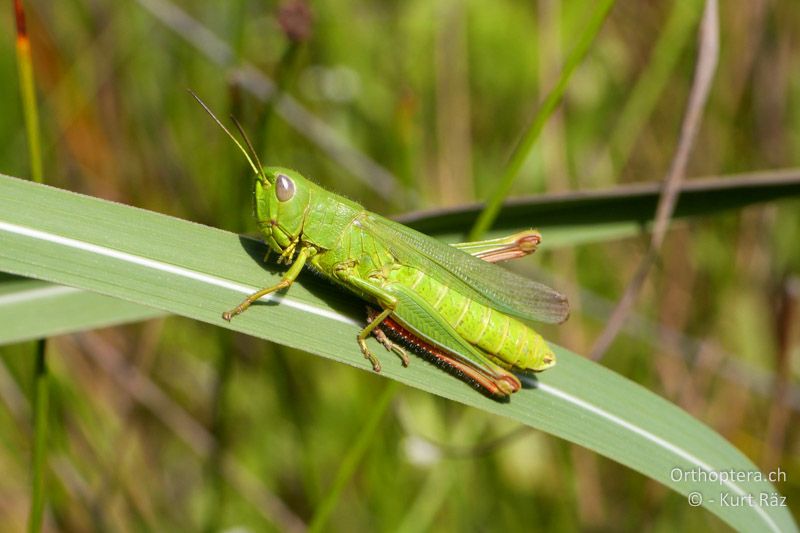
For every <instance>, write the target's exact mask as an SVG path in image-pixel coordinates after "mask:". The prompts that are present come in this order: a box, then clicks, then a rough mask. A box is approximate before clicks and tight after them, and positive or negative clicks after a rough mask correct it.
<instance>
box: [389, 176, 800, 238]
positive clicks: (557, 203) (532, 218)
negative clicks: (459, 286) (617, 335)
mask: <svg viewBox="0 0 800 533" xmlns="http://www.w3.org/2000/svg"><path fill="white" fill-rule="evenodd" d="M660 186H661V185H660V183H647V184H640V185H628V186H622V187H615V188H612V189H606V190H598V191H582V192H567V193H553V194H542V195H538V196H531V197H523V198H514V199H512V200H508V201H506V202H505V204H504V205H503V215H502V217H500V218H499V219H498V220H497V222H496V223H495V225H494V227H493V231H492V233H491V236H496V235H499V234H504V233H508V232H510V231H518V230H519V229H520V228H526V227H528V228H530V227H535V228H538V229H540V230H542V237H543V245H544V246H545V248H547V249H551V248H555V247H559V246H574V245H576V244H583V243H590V242H599V241H604V240H609V239H618V238H623V237H630V236H633V235H636V234H638V233H640V232H641V231H642V230H643V229H644V228H645V226H646V224H648V223H649V222H650V221H652V219H653V216H654V214H655V210H656V204H657V203H658V196H659V194H660ZM798 196H800V170H797V169H787V170H776V171H766V172H754V173H749V174H739V175H734V176H725V177H709V178H697V179H693V180H690V181H685V182H683V184H682V185H681V190H680V196H679V199H678V203H677V205H676V207H675V213H674V215H673V219H681V218H687V217H693V216H703V215H712V214H715V213H720V212H723V211H726V210H730V209H740V208H743V207H746V206H749V205H753V204H756V203H761V202H770V201H774V200H780V199H786V198H792V197H798ZM481 209H482V205H481V204H474V205H467V206H459V207H454V208H449V209H436V210H430V211H420V212H417V213H409V214H407V215H404V216H402V217H399V218H398V220H399V221H400V222H402V223H404V224H406V225H408V226H411V227H413V228H415V229H417V230H419V231H422V232H423V233H428V234H431V235H437V236H447V240H449V239H454V240H459V239H461V238H462V237H461V236H460V235H459V234H458V232H459V231H461V229H462V228H465V227H469V226H470V225H472V224H473V223H474V222H475V220H476V219H477V218H478V216H479V214H480V212H481Z"/></svg>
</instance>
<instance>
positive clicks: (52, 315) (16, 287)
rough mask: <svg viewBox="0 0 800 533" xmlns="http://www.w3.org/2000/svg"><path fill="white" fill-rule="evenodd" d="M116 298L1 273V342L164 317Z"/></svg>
mask: <svg viewBox="0 0 800 533" xmlns="http://www.w3.org/2000/svg"><path fill="white" fill-rule="evenodd" d="M165 315H166V313H165V312H164V311H161V310H160V309H153V308H151V307H146V306H142V305H138V304H133V303H131V302H126V301H124V300H120V299H118V298H110V297H108V296H104V295H102V294H97V293H92V292H87V291H83V290H80V289H76V288H73V287H65V286H63V285H53V284H52V283H47V282H44V281H39V280H32V279H25V278H19V277H16V276H7V275H0V324H3V328H2V331H1V332H0V344H11V343H15V342H23V341H29V340H33V339H39V338H42V337H53V336H56V335H64V334H67V333H74V332H76V331H84V330H88V329H95V328H102V327H106V326H114V325H117V324H126V323H129V322H139V321H142V320H147V319H150V318H158V317H161V316H165Z"/></svg>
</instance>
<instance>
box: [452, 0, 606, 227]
mask: <svg viewBox="0 0 800 533" xmlns="http://www.w3.org/2000/svg"><path fill="white" fill-rule="evenodd" d="M613 5H614V0H603V1H602V2H600V5H599V6H597V8H596V9H595V11H594V12H593V13H592V15H591V17H590V19H589V23H588V25H587V27H586V29H585V30H584V31H583V32H582V33H581V35H580V36H579V37H578V42H577V43H576V44H575V48H574V49H573V50H572V52H571V53H570V55H569V57H567V60H566V61H565V62H564V69H563V70H562V72H561V75H560V76H559V78H558V82H557V83H556V86H555V87H554V88H553V90H552V91H550V93H549V94H548V95H547V97H546V98H545V100H544V102H542V105H541V107H540V108H539V111H537V113H536V116H535V117H533V122H531V125H530V127H529V128H528V130H527V131H526V132H525V134H524V135H523V136H522V139H521V140H520V142H519V144H518V145H517V147H516V148H515V149H514V154H513V155H512V156H511V160H510V161H509V163H508V166H507V167H506V170H505V172H503V175H502V176H501V177H500V180H499V182H500V184H499V185H498V187H497V189H495V191H494V192H493V193H492V195H491V197H490V198H489V199H488V200H487V202H486V206H485V207H484V208H483V210H482V211H481V213H480V215H479V216H478V218H477V219H476V220H475V224H474V225H473V226H472V229H471V230H470V232H469V237H468V239H467V240H470V241H477V240H480V239H481V238H483V236H484V234H485V233H486V232H487V231H488V230H489V228H491V227H492V225H493V224H494V221H495V219H497V215H498V214H499V213H500V208H501V207H502V205H503V200H505V199H506V197H507V196H508V193H509V192H510V191H511V186H512V185H513V184H514V180H515V179H516V177H517V175H518V174H519V172H520V170H522V165H524V164H525V161H526V160H527V159H528V156H529V155H530V152H531V149H532V148H533V145H534V144H535V143H536V140H537V139H538V138H539V135H540V134H541V133H542V129H544V125H545V123H547V119H549V118H550V115H552V114H553V112H554V111H555V110H556V107H558V104H560V103H561V99H562V98H563V97H564V93H565V92H566V90H567V83H568V82H569V80H570V78H571V77H572V73H573V72H575V69H576V68H578V65H580V64H581V62H582V61H583V58H584V57H586V54H588V53H589V49H590V48H591V44H592V43H593V42H594V39H595V37H597V34H598V33H600V29H601V28H602V27H603V23H604V22H605V20H606V17H607V16H608V12H609V11H611V7H612V6H613Z"/></svg>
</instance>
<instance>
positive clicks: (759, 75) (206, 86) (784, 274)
mask: <svg viewBox="0 0 800 533" xmlns="http://www.w3.org/2000/svg"><path fill="white" fill-rule="evenodd" d="M794 4H795V3H794V2H792V1H791V0H780V1H773V2H750V1H744V0H734V1H731V2H722V3H721V5H720V23H721V28H720V29H721V56H720V64H719V68H718V71H717V76H716V79H715V82H714V86H713V88H712V92H711V96H710V100H709V103H708V106H707V108H706V110H705V113H704V119H703V123H702V127H701V130H700V134H699V136H698V138H697V141H696V143H695V150H694V152H693V156H692V158H691V161H690V164H689V170H688V176H689V177H690V178H689V179H691V177H696V176H707V175H727V174H732V173H736V172H743V171H753V170H764V169H775V168H790V167H794V166H798V156H797V155H796V154H798V153H800V134H798V132H800V41H798V39H797V35H800V31H798V30H800V11H798V10H797V9H796V6H795V5H794ZM25 5H26V8H27V12H28V30H29V34H30V36H31V40H32V48H33V58H34V65H35V73H36V80H37V85H38V89H39V97H40V105H41V121H42V127H43V134H44V148H45V152H44V157H45V177H46V180H47V182H48V183H50V184H52V185H55V186H58V187H62V188H66V189H70V190H73V191H77V192H81V193H85V194H90V195H93V196H98V197H102V198H106V199H111V200H115V201H119V202H123V203H126V204H130V205H134V206H138V207H142V208H146V209H151V210H155V211H159V212H162V213H167V214H170V215H174V216H178V217H181V218H186V219H189V220H193V221H197V222H201V223H204V224H209V225H212V226H216V227H220V228H224V229H227V230H231V231H239V232H250V233H253V230H254V224H253V222H252V213H251V208H250V185H249V181H248V180H249V178H248V172H247V168H246V165H245V163H244V162H243V160H242V157H241V155H240V154H239V153H238V152H237V151H236V150H235V149H234V147H233V146H232V145H231V143H230V142H229V140H228V139H227V138H226V137H225V136H224V135H223V134H222V133H221V132H220V131H219V130H218V129H217V128H216V127H215V126H214V124H213V123H212V122H211V121H210V120H209V118H208V117H207V116H205V114H204V113H203V112H202V110H201V109H200V107H199V106H198V105H197V104H196V103H195V102H194V101H193V100H192V99H191V97H190V96H189V95H188V93H187V92H186V89H187V88H191V89H193V90H194V91H196V92H197V93H198V94H199V95H200V96H201V97H202V98H203V99H204V100H206V102H207V103H208V104H209V105H210V107H211V108H212V109H214V110H215V111H216V112H217V113H218V114H219V115H220V116H221V117H224V116H226V115H228V114H231V113H232V114H234V115H236V116H237V117H239V119H240V120H241V121H242V123H243V125H244V127H245V129H246V130H247V131H248V132H250V134H251V136H252V138H253V139H254V141H255V143H256V145H257V147H258V149H259V151H260V152H261V153H262V154H263V156H262V157H263V159H264V161H265V163H267V164H277V165H282V166H289V167H294V168H296V169H298V170H300V171H301V172H303V173H304V174H305V175H307V176H310V177H313V178H314V179H315V180H317V181H318V182H319V183H321V184H323V185H324V186H326V187H328V188H329V189H332V190H335V191H337V192H339V193H342V194H344V195H346V196H349V197H351V198H353V199H355V200H358V201H359V202H362V203H364V205H366V206H367V207H368V208H369V209H371V210H373V211H377V212H379V213H381V214H385V215H396V214H400V213H404V212H407V211H409V210H412V209H418V208H430V207H440V206H452V205H458V204H463V203H465V202H470V201H476V200H481V199H484V198H485V197H486V196H487V195H488V194H489V193H490V192H491V191H492V189H493V186H494V183H495V180H496V179H497V177H498V176H499V175H500V174H501V173H502V171H503V169H504V168H505V165H506V162H507V160H508V157H509V155H510V153H511V152H512V150H513V148H514V146H515V143H516V141H517V140H518V138H519V137H520V135H521V133H522V132H523V131H524V129H525V127H526V126H527V124H528V123H529V122H530V119H531V117H532V115H533V113H534V112H535V110H536V109H537V104H538V102H540V101H541V99H542V98H543V96H544V95H545V94H546V92H547V91H548V90H549V89H550V88H551V87H552V86H553V85H554V83H555V82H556V80H557V78H558V75H559V72H560V67H561V63H562V61H563V58H564V57H565V56H566V54H567V53H569V51H570V49H571V48H572V46H573V45H574V42H575V39H576V36H577V35H579V34H580V32H581V31H582V30H583V28H584V27H585V25H586V23H587V17H588V15H589V13H590V11H591V8H590V6H589V5H588V3H586V2H575V1H571V2H559V1H557V0H538V1H536V2H524V1H511V0H497V1H495V2H491V3H489V2H479V1H466V0H465V1H460V0H438V1H436V2H430V1H424V0H411V1H404V2H397V1H394V2H392V1H382V2H367V1H361V2H353V1H341V0H314V1H310V2H308V4H302V3H299V2H289V3H279V2H262V1H252V0H251V1H243V0H229V1H226V2H210V1H194V2H188V1H167V0H130V1H125V2H119V1H118V2H110V1H105V2H104V1H102V0H84V1H81V0H71V1H69V2H46V1H43V0H33V1H29V2H26V3H25ZM298 6H300V7H298ZM303 6H306V8H307V9H308V12H306V10H305V9H304V8H303ZM701 11H702V2H697V1H686V2H685V1H681V0H675V1H672V2H670V1H657V2H618V3H617V5H615V7H614V8H613V10H612V11H611V14H610V16H609V18H608V20H607V21H606V23H605V25H604V27H603V30H602V32H601V33H600V35H599V37H598V38H597V40H596V41H595V42H594V43H593V45H592V48H591V50H590V52H589V54H588V56H587V58H586V60H585V61H584V62H583V63H582V64H581V66H580V67H579V69H578V70H577V71H576V72H575V75H574V76H573V78H572V80H571V82H570V84H569V89H568V91H567V95H566V97H565V101H564V103H563V105H562V106H561V108H560V109H559V111H558V112H557V114H556V115H555V116H554V117H553V118H552V119H551V120H550V121H549V122H548V126H547V128H546V129H545V131H544V133H543V136H542V138H541V139H540V141H539V142H538V143H537V146H536V148H535V150H534V152H533V153H532V155H531V157H530V158H529V159H528V161H527V162H526V164H525V167H524V169H523V172H522V174H521V176H520V178H519V179H518V180H517V181H516V183H515V186H514V190H513V194H514V195H521V194H536V193H544V192H555V191H569V190H588V189H598V188H605V187H611V186H614V185H619V184H629V183H639V182H653V181H657V180H659V179H661V178H662V177H663V175H664V174H665V172H666V169H667V167H668V165H669V162H670V160H671V158H672V156H673V153H674V149H675V146H676V143H677V138H678V130H679V127H680V121H681V118H682V114H683V110H684V108H685V105H686V97H687V92H688V89H689V86H690V84H691V80H692V72H693V69H694V63H695V54H696V49H697V44H696V29H697V22H698V20H699V17H700V13H701ZM309 13H310V18H309V17H307V15H308V14H309ZM188 17H191V18H188ZM13 27H14V26H13V14H12V9H11V5H10V3H8V4H7V5H6V7H5V8H3V9H2V10H0V28H3V31H1V32H0V36H2V38H0V80H2V82H3V83H0V117H2V120H0V172H2V173H5V174H9V175H12V176H20V177H25V176H27V175H28V174H29V170H28V159H27V151H26V138H25V132H24V127H23V120H22V115H21V103H20V97H19V93H18V87H17V72H16V65H15V56H14V32H13ZM287 28H288V29H289V30H290V32H291V33H292V35H294V36H295V37H297V38H296V39H294V40H293V39H291V38H289V36H287V31H286V30H287ZM265 80H267V81H266V82H265ZM269 80H272V83H273V84H274V86H276V87H279V88H281V89H282V90H283V91H285V93H286V94H288V95H290V96H291V99H290V100H287V99H284V100H283V101H282V103H281V104H277V105H276V104H275V103H274V100H269V99H265V98H264V95H265V92H264V89H265V87H268V86H267V85H265V83H269ZM332 153H333V155H332ZM799 208H800V203H798V201H796V200H793V201H786V202H782V203H780V204H772V205H767V206H759V207H752V208H748V209H745V210H743V211H740V212H735V213H729V214H724V215H716V216H713V217H701V218H695V219H692V220H690V221H688V222H682V223H680V224H676V225H675V226H674V227H673V229H672V230H671V231H670V233H669V235H668V237H667V240H666V242H665V246H664V249H663V254H662V258H661V260H660V261H659V263H658V264H657V266H656V268H655V269H654V270H653V272H652V274H651V276H650V278H649V281H648V283H647V284H646V285H645V289H644V291H643V293H642V295H641V297H640V299H639V303H638V305H637V308H636V309H637V314H636V315H635V316H634V317H633V318H632V319H631V320H630V321H629V322H628V326H630V327H629V328H628V331H627V332H626V333H623V334H622V335H621V336H620V337H619V338H618V339H617V340H616V342H615V343H614V344H613V346H612V348H611V350H610V351H609V354H608V355H607V356H606V358H605V359H604V364H606V365H607V366H609V367H610V368H612V369H613V370H615V371H617V372H619V373H621V374H622V375H624V376H627V377H628V378H630V379H632V380H634V381H636V382H638V383H640V384H642V385H643V386H645V387H646V388H648V389H650V390H653V391H655V392H656V393H658V394H660V395H662V396H664V397H666V398H667V399H669V400H670V401H672V402H674V403H676V404H678V405H680V406H682V407H683V408H684V409H686V410H687V411H689V412H690V413H692V414H693V415H694V416H696V417H697V418H699V419H700V420H702V421H703V422H705V423H707V424H708V425H710V426H711V427H712V428H714V429H715V430H717V431H718V432H720V433H721V434H722V435H724V436H725V437H726V438H728V439H729V440H730V441H731V442H732V443H733V444H734V445H735V446H737V447H738V448H740V449H741V450H742V451H743V452H744V453H745V454H746V455H748V456H749V457H750V458H751V459H752V460H753V461H754V462H756V464H758V465H759V466H760V467H761V468H762V469H764V470H765V471H766V470H775V469H777V468H779V467H780V468H781V469H782V470H783V471H784V472H786V481H785V482H783V483H778V484H777V488H778V489H779V490H781V491H782V493H783V494H784V495H786V496H787V501H788V503H789V506H790V507H793V509H794V515H795V517H798V512H800V511H798V509H800V504H799V503H798V502H800V438H799V437H800V435H798V430H797V420H798V410H800V389H799V388H798V376H800V277H798V273H800V246H798V242H800V209H799ZM42 216H47V214H46V213H42ZM536 223H537V221H535V220H533V221H531V224H532V225H534V226H535V225H536ZM462 229H463V230H464V231H466V230H467V229H468V228H462ZM191 249H192V243H187V246H186V253H192V251H191ZM645 249H646V237H645V236H642V237H637V238H630V239H624V240H618V241H613V242H597V243H593V244H585V245H581V246H578V247H576V248H570V249H556V250H553V249H548V247H547V235H546V234H545V235H544V243H543V247H542V252H541V253H537V257H536V259H535V260H532V261H531V263H536V264H539V265H542V266H543V267H544V268H545V269H546V270H547V271H549V273H550V274H551V275H552V284H553V285H555V286H557V287H559V288H560V289H562V290H564V291H565V292H566V293H567V294H568V295H569V296H570V300H571V303H572V306H573V313H572V318H571V319H570V321H569V322H568V323H567V324H565V325H564V326H561V327H558V328H552V329H547V330H546V331H547V337H548V338H549V339H552V340H553V341H555V342H557V343H559V344H562V345H564V346H566V347H568V348H570V349H572V350H573V351H575V352H577V353H582V354H586V353H588V351H589V349H590V348H591V345H592V342H593V340H594V339H595V338H596V336H597V335H598V334H599V332H600V331H601V330H602V327H603V325H604V323H605V321H606V319H607V317H608V315H609V313H610V310H611V308H612V306H613V303H614V301H615V300H616V299H617V298H618V297H619V296H620V295H621V294H622V291H623V290H624V287H625V285H626V283H627V282H628V280H629V279H630V278H631V276H632V274H633V272H634V270H635V268H636V267H637V265H638V261H639V259H640V258H641V256H642V254H643V252H644V250H645ZM220 260H221V261H224V258H220ZM0 327H2V326H0ZM32 346H33V345H32V343H28V344H24V345H22V344H21V345H15V346H4V347H2V348H0V354H1V355H2V362H3V364H4V368H3V369H2V372H0V471H2V472H3V473H4V475H3V476H2V479H0V530H4V531H5V530H7V531H18V530H21V529H22V528H23V527H24V524H25V520H26V515H27V512H28V499H29V492H30V491H29V481H28V476H29V453H30V447H31V430H30V427H29V422H28V418H29V417H28V415H27V412H28V407H27V406H28V398H29V396H30V383H31V367H32V350H33V348H32ZM49 350H50V351H49V353H50V357H49V361H50V365H51V369H52V375H51V378H52V379H51V383H52V389H51V410H52V413H51V421H50V441H51V442H50V474H49V480H50V482H49V498H50V507H49V509H48V519H47V528H48V529H53V530H65V531H87V530H97V531H108V530H114V531H149V530H159V531H167V530H206V531H213V530H231V531H233V530H237V531H262V530H285V529H289V528H292V527H296V528H301V527H302V524H303V523H306V524H307V523H308V522H310V521H311V519H312V517H313V516H314V513H315V511H316V510H317V509H318V508H319V506H320V503H321V502H322V501H323V500H324V499H325V498H326V496H327V495H328V494H329V491H330V487H331V485H332V483H333V480H334V477H335V476H336V473H337V471H339V469H340V467H341V464H342V460H343V457H344V456H345V455H346V454H347V452H348V450H349V449H350V447H351V446H353V444H354V442H355V441H356V440H357V439H358V438H359V436H360V435H362V431H364V428H365V427H366V426H368V420H369V415H370V412H371V408H372V406H373V404H374V403H375V398H376V397H378V396H380V395H382V394H385V392H383V391H384V390H385V389H386V388H387V386H388V382H387V381H385V380H383V379H382V378H380V377H378V376H375V375H373V374H371V373H370V372H360V371H356V370H354V369H352V368H349V367H344V366H343V365H337V364H334V363H332V362H330V361H326V360H322V359H320V358H317V357H313V356H310V355H308V354H305V353H302V352H296V351H292V350H289V349H287V348H285V347H282V346H277V345H271V344H267V343H264V342H261V341H257V340H255V339H251V338H248V337H245V336H241V335H235V334H232V333H231V332H229V331H224V330H217V329H214V328H212V327H210V326H207V325H205V324H200V323H195V322H192V321H189V320H187V319H182V318H167V319H163V320H153V321H149V322H146V323H140V324H133V325H128V326H124V327H117V328H109V329H105V330H102V331H94V332H87V333H83V334H77V335H69V336H63V337H58V338H56V339H53V340H52V342H50V343H49ZM419 364H422V363H419ZM587 386H591V384H587ZM368 445H369V448H368V451H367V452H366V454H365V456H364V458H363V460H362V461H361V462H360V463H359V464H358V466H357V468H356V470H355V472H354V475H353V477H352V478H351V479H349V480H348V482H347V484H346V485H345V488H344V490H343V492H342V493H341V495H340V497H339V498H338V499H337V500H336V502H335V503H336V506H335V508H334V510H333V514H332V516H331V520H330V522H329V523H328V526H329V528H330V529H331V530H334V531H352V530H359V531H367V530H375V531H395V530H402V531H422V530H428V529H437V530H451V531H500V530H512V531H514V530H535V529H550V530H567V531H568V530H575V529H581V530H593V531H606V530H641V529H647V530H655V531H667V530H669V531H671V530H674V529H676V528H681V529H684V530H697V529H700V528H704V529H711V530H714V531H718V530H719V531H721V530H725V529H726V526H725V525H723V524H722V522H720V521H719V520H718V519H716V518H715V517H713V516H712V515H711V514H710V513H708V512H706V511H703V510H698V509H694V508H691V507H689V506H688V505H687V503H686V502H685V500H684V499H683V498H682V497H680V496H678V495H676V494H674V493H672V492H670V491H668V490H667V489H665V488H664V487H662V486H660V485H658V484H657V483H655V482H652V481H649V480H648V479H646V478H644V477H643V476H641V475H639V474H637V473H634V472H631V471H629V470H627V469H625V468H623V467H621V466H619V465H617V464H615V463H613V462H611V461H608V460H606V459H604V458H601V457H598V456H597V455H595V454H593V453H590V452H587V451H586V450H583V449H581V448H578V447H575V446H572V445H569V444H566V443H564V442H562V441H559V440H557V439H555V438H553V437H550V436H548V435H544V434H540V433H538V432H534V431H530V430H527V431H526V430H520V429H519V428H517V427H516V426H515V424H512V423H511V422H509V421H506V420H502V419H497V418H493V417H491V416H489V415H487V414H485V413H482V412H479V411H477V410H473V409H470V408H466V407H463V406H460V405H455V404H452V403H450V402H447V401H446V400H443V399H441V398H437V397H433V396H430V395H428V394H425V393H422V392H419V391H416V390H411V389H405V388H401V390H400V392H399V393H398V394H397V395H396V396H395V397H394V398H393V400H392V404H391V409H390V410H389V412H388V414H387V415H386V416H384V417H382V418H381V419H380V421H379V422H378V426H377V431H376V432H375V433H374V435H371V436H370V440H369V441H368Z"/></svg>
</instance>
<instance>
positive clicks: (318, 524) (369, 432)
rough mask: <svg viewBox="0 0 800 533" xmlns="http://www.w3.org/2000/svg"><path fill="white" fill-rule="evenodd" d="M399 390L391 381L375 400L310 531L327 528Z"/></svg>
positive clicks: (312, 522)
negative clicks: (337, 504)
mask: <svg viewBox="0 0 800 533" xmlns="http://www.w3.org/2000/svg"><path fill="white" fill-rule="evenodd" d="M398 390H399V388H398V386H397V383H389V384H387V385H386V387H385V388H384V389H383V393H382V394H381V395H380V396H379V397H378V399H377V400H375V404H374V405H373V406H372V410H371V411H370V413H369V415H368V416H367V418H366V420H365V421H364V425H363V426H362V427H361V430H360V431H359V432H358V436H357V437H356V440H355V442H354V443H353V445H352V446H351V447H350V449H349V450H348V451H347V454H346V455H345V456H344V459H343V460H342V464H341V465H340V466H339V470H338V471H337V472H336V477H335V478H334V480H333V484H332V485H331V487H330V489H329V490H328V494H326V495H325V498H324V499H323V500H322V502H321V503H320V504H319V506H318V507H317V510H316V512H315V513H314V518H313V519H312V520H311V524H310V525H309V526H308V530H309V531H310V532H312V533H316V532H318V531H324V530H325V526H326V525H327V523H328V519H329V518H330V516H331V513H333V510H334V508H335V507H336V503H337V502H338V501H339V498H340V497H341V495H342V491H343V490H344V488H345V487H346V486H347V482H348V481H350V479H351V478H352V477H353V475H354V474H355V472H356V468H358V464H359V463H360V462H361V459H362V458H363V457H364V454H365V453H367V449H368V448H369V445H370V444H371V443H372V442H373V440H374V438H375V435H376V432H377V429H378V424H379V423H380V421H381V420H382V419H383V417H384V415H385V414H386V411H387V410H388V409H389V406H390V405H391V402H392V399H393V398H394V397H395V395H396V394H397V391H398Z"/></svg>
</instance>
